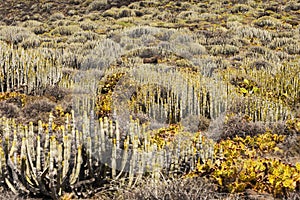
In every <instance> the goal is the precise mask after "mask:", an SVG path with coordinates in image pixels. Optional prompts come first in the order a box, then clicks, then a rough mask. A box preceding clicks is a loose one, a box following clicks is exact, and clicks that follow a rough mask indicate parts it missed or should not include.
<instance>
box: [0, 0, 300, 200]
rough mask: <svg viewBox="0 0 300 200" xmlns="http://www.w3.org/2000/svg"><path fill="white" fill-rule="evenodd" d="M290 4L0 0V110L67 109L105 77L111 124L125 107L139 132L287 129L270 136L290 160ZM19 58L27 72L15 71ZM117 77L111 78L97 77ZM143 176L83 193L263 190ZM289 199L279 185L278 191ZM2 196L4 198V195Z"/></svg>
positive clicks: (293, 39)
mask: <svg viewBox="0 0 300 200" xmlns="http://www.w3.org/2000/svg"><path fill="white" fill-rule="evenodd" d="M299 10H300V4H299V2H297V1H290V2H286V1H281V2H278V1H268V2H261V1H259V2H258V1H251V0H248V1H216V0H210V1H205V2H203V1H193V2H191V1H181V2H175V1H170V0H163V1H156V0H154V1H150V0H149V1H136V0H127V1H118V0H85V1H81V0H72V1H65V0H63V1H51V2H42V1H33V0H28V1H24V2H20V1H16V0H7V1H2V2H1V3H0V13H1V14H2V15H3V18H1V19H0V20H1V21H0V25H1V26H0V44H1V46H0V52H2V54H1V55H0V66H1V67H2V69H1V70H0V83H1V84H0V85H1V91H2V92H17V94H20V95H16V96H13V97H9V98H6V99H4V98H3V99H1V102H0V116H1V117H7V118H15V119H17V120H18V121H19V122H22V123H28V122H29V121H32V120H34V121H35V123H36V121H37V120H38V119H42V120H44V121H47V118H48V115H49V112H50V111H52V112H55V108H56V106H57V105H60V106H62V110H63V111H64V112H66V113H68V112H70V110H71V108H72V106H73V107H76V105H75V106H74V105H73V104H72V103H73V102H71V101H72V98H73V97H74V96H76V95H79V93H82V92H86V91H89V90H90V89H91V88H94V89H95V93H96V90H97V89H98V90H100V91H101V87H103V85H101V84H102V83H105V84H106V85H105V86H104V88H108V90H109V92H108V93H106V92H102V93H101V95H102V97H101V98H102V99H105V100H106V101H107V102H106V101H105V102H106V104H105V105H104V106H102V107H105V109H107V110H106V111H107V112H104V113H106V115H107V116H109V117H112V116H113V115H114V114H117V115H118V116H117V117H118V119H119V120H120V121H121V123H120V124H121V125H122V127H121V128H120V129H121V130H123V131H126V130H128V127H127V125H126V124H127V123H128V119H127V118H128V117H129V115H132V116H133V117H134V119H140V121H141V123H142V122H145V123H150V122H151V123H152V124H151V125H149V127H148V128H149V129H155V128H161V127H164V126H166V125H167V124H168V123H170V122H176V123H177V122H181V124H182V125H183V126H184V130H185V131H189V132H197V131H199V130H201V131H202V132H204V133H205V134H206V135H209V136H210V137H212V138H214V139H215V140H216V141H220V140H224V139H226V138H233V137H235V136H236V135H238V136H242V137H243V136H246V135H251V136H255V135H257V134H260V133H264V132H266V131H268V130H270V131H272V132H274V133H278V134H283V135H286V136H287V139H286V140H285V141H284V143H282V144H281V145H282V148H283V149H284V150H285V151H286V154H284V155H283V154H278V155H276V156H277V157H278V158H279V159H282V160H284V161H285V162H287V163H295V162H296V161H297V160H299V158H300V147H299V145H298V143H299V132H300V128H299V124H298V123H299V122H298V121H297V120H299V117H300V108H299V107H300V106H299V105H300V73H299V62H300V56H299V54H300V26H299V20H298V18H299V16H300V15H299ZM8 52H10V53H8ZM24 55H25V56H24ZM29 57H30V58H32V59H28V58H29ZM151 59H152V60H153V61H151ZM31 60H34V61H31ZM149 60H150V61H149ZM8 66H14V70H11V68H9V67H8ZM24 66H30V68H31V71H29V72H28V73H27V74H26V76H25V77H23V76H22V75H21V74H22V70H23V69H25V68H24ZM42 66H44V67H42ZM57 66H59V67H58V68H55V67H57ZM161 66H163V67H162V68H160V67H161ZM15 69H16V70H15ZM17 69H18V70H17ZM54 69H57V70H54ZM80 70H83V71H89V70H95V71H94V72H95V73H94V75H95V76H93V77H94V78H95V77H96V78H95V80H96V81H95V83H89V80H93V81H94V79H93V78H91V79H89V78H87V77H80V75H79V74H80ZM155 70H160V71H155ZM172 70H174V73H169V72H170V71H172ZM176 70H178V71H176ZM96 71H97V72H96ZM120 73H124V76H123V77H122V78H121V79H118V80H117V79H114V78H109V77H113V76H115V75H116V74H120ZM168 73H169V74H168ZM32 74H35V76H33V75H32ZM92 74H93V72H92ZM104 74H105V75H104ZM106 74H110V75H111V76H107V75H106ZM194 74H196V76H194ZM137 75H138V76H137ZM54 76H55V77H56V78H55V77H54ZM58 76H59V77H58ZM22 77H23V78H22ZM35 77H39V78H35ZM149 77H150V78H149ZM174 77H175V78H174ZM158 79H159V80H158ZM114 81H115V82H114ZM154 82H155V83H154ZM98 83H100V84H98ZM76 84H78V85H79V86H78V85H76ZM80 84H82V85H80ZM74 85H76V86H78V87H81V88H80V89H78V88H77V89H78V90H77V89H74V88H75V87H74ZM86 85H87V86H86ZM149 85H151V86H149ZM26 87H27V88H26ZM86 87H87V88H89V90H87V89H86ZM97 87H98V88H97ZM28 88H29V89H28ZM84 90H86V91H84ZM153 91H154V92H153ZM191 91H193V92H191ZM141 93H143V94H141ZM21 95H23V96H21ZM24 95H25V97H24ZM89 95H91V93H89ZM101 95H100V96H101ZM139 95H140V96H139ZM151 95H152V96H151ZM24 99H25V100H26V101H24ZM110 101H112V102H110ZM80 106H82V105H79V107H80ZM197 106H199V108H198V107H197ZM57 112H58V111H57ZM113 112H116V113H113ZM171 118H172V120H171ZM218 120H219V121H218ZM58 122H59V123H63V119H60V118H59V119H58ZM210 131H211V132H210ZM147 181H148V180H147ZM147 181H145V182H143V183H142V184H141V185H138V186H137V187H135V188H133V189H132V190H128V189H126V190H124V191H123V190H121V191H119V192H117V193H116V194H111V193H110V192H108V193H105V191H104V192H103V193H101V192H100V193H98V194H97V195H96V196H95V197H94V198H100V199H101V198H102V199H109V198H112V197H113V198H115V199H179V198H180V199H181V198H185V199H212V198H215V199H243V198H244V199H247V198H248V199H262V198H271V197H270V196H268V195H266V196H265V197H264V195H263V194H257V193H255V192H254V191H247V192H248V193H249V194H248V193H247V192H245V193H244V194H243V195H236V196H235V195H229V194H219V193H217V192H215V191H217V188H214V186H213V185H211V184H208V183H205V181H204V179H202V178H199V177H198V178H195V179H191V180H190V179H184V180H172V181H171V180H168V184H165V183H163V182H159V183H158V184H157V185H156V186H153V185H151V184H150V183H149V182H147ZM298 192H299V190H298ZM204 193H205V194H204ZM247 195H248V196H247ZM251 195H252V196H251ZM7 196H8V197H7ZM298 196H299V195H298V194H297V193H291V196H290V199H297V198H299V197H298ZM0 198H2V196H1V197H0ZM3 198H16V197H15V196H14V195H11V193H6V192H4V193H3ZM20 198H21V197H20Z"/></svg>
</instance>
